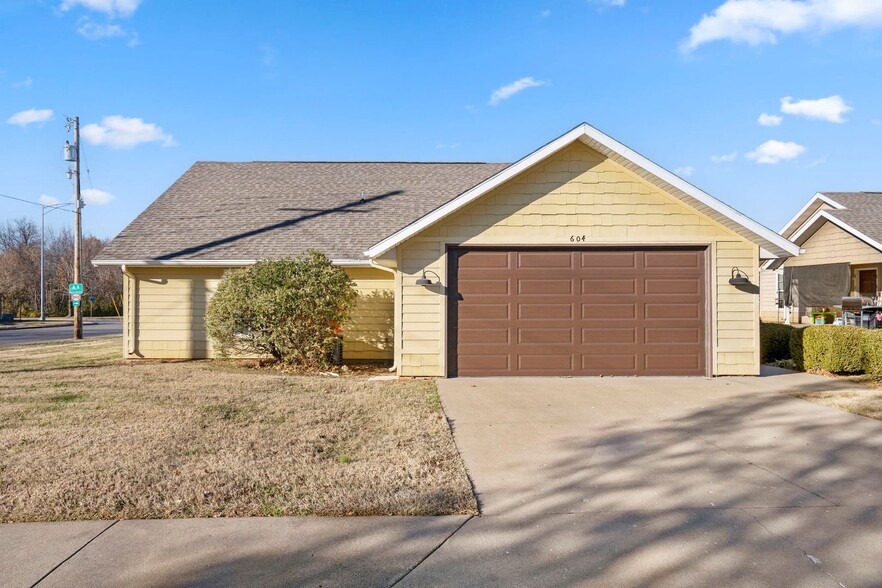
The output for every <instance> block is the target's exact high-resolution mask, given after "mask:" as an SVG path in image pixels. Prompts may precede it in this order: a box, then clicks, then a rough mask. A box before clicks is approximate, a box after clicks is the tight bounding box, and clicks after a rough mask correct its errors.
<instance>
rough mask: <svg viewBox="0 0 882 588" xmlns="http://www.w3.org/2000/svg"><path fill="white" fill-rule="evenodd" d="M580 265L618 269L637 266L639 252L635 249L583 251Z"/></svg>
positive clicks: (608, 269)
mask: <svg viewBox="0 0 882 588" xmlns="http://www.w3.org/2000/svg"><path fill="white" fill-rule="evenodd" d="M579 265H580V266H581V267H582V268H583V269H587V270H591V269H600V270H604V271H616V270H622V269H628V268H635V267H637V254H636V252H634V251H582V252H581V253H580V254H579Z"/></svg>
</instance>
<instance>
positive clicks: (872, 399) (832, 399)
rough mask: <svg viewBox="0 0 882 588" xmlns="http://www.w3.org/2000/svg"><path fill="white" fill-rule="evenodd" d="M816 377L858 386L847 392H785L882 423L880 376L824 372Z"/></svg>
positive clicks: (881, 381) (881, 379) (881, 385)
mask: <svg viewBox="0 0 882 588" xmlns="http://www.w3.org/2000/svg"><path fill="white" fill-rule="evenodd" d="M818 375H822V376H827V377H831V378H836V379H839V380H847V381H850V382H854V383H855V384H859V386H855V387H854V388H851V389H849V390H838V389H837V390H826V391H822V392H802V391H798V390H794V391H792V392H787V394H788V395H789V396H794V397H796V398H802V399H805V400H810V401H812V402H816V403H818V404H823V405H824V406H831V407H833V408H838V409H839V410H844V411H845V412H850V413H852V414H857V415H861V416H865V417H870V418H871V419H877V420H880V421H882V378H880V376H871V375H857V376H836V375H834V374H829V373H826V372H823V373H818Z"/></svg>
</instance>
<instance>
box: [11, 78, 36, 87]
mask: <svg viewBox="0 0 882 588" xmlns="http://www.w3.org/2000/svg"><path fill="white" fill-rule="evenodd" d="M33 85H34V80H33V78H31V76H28V77H26V78H25V79H23V80H21V81H18V82H12V87H13V88H15V89H16V90H18V89H19V88H25V89H27V88H30V87H31V86H33Z"/></svg>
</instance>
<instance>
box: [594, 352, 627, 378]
mask: <svg viewBox="0 0 882 588" xmlns="http://www.w3.org/2000/svg"><path fill="white" fill-rule="evenodd" d="M636 369H637V357H636V356H635V355H633V354H632V353H621V354H618V355H616V354H597V353H592V354H590V355H583V356H582V370H584V371H592V372H593V371H595V370H604V371H605V372H606V373H609V372H613V371H618V372H632V371H636ZM607 370H608V371H607Z"/></svg>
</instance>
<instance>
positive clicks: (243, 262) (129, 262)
mask: <svg viewBox="0 0 882 588" xmlns="http://www.w3.org/2000/svg"><path fill="white" fill-rule="evenodd" d="M258 261H259V260H257V259H95V260H92V265H94V266H96V267H97V266H104V265H120V266H122V265H126V266H132V267H244V266H248V265H254V264H255V263H257V262H258ZM331 263H332V264H333V265H338V266H340V267H373V266H372V265H371V262H370V260H368V259H332V260H331Z"/></svg>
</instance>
